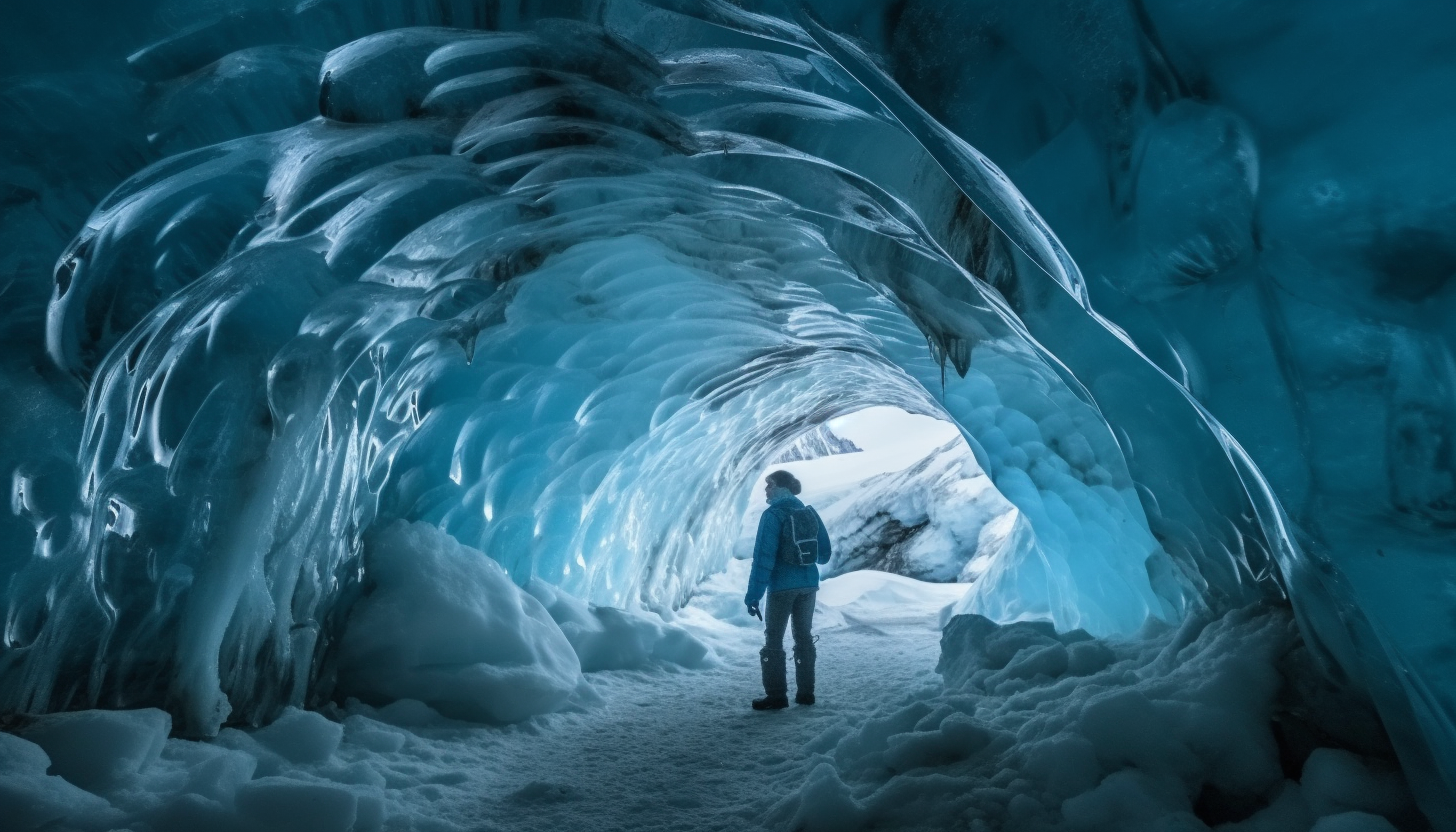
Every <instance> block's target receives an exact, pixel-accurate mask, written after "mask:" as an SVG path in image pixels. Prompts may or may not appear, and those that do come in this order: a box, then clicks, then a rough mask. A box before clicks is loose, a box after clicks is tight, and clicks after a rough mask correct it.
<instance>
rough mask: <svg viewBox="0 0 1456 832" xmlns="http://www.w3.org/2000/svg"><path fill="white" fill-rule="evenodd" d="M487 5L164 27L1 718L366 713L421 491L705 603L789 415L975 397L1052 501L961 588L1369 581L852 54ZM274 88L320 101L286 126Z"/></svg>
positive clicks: (1094, 615) (542, 550)
mask: <svg viewBox="0 0 1456 832" xmlns="http://www.w3.org/2000/svg"><path fill="white" fill-rule="evenodd" d="M490 9H491V10H492V11H490V12H489V13H487V12H486V11H483V10H482V7H477V6H475V5H473V4H466V3H460V4H454V3H449V2H442V3H438V4H436V3H421V4H410V3H402V4H400V5H399V6H397V7H396V6H394V5H390V4H380V5H379V6H375V5H367V6H357V5H354V4H349V3H338V4H329V3H305V4H302V5H300V6H299V7H297V8H296V9H289V10H284V11H280V12H276V13H275V12H270V13H266V14H265V13H261V12H260V13H256V14H252V15H245V16H242V17H235V18H230V19H227V20H225V21H223V22H221V23H218V24H214V25H212V26H204V27H201V28H198V29H194V30H189V31H187V32H184V33H183V34H180V35H178V36H176V37H173V38H171V39H169V40H166V41H163V42H161V43H158V44H156V45H154V46H152V47H149V48H148V49H146V50H143V51H142V52H139V53H137V54H136V55H135V56H133V59H132V64H133V66H134V68H135V69H136V71H137V72H139V73H141V74H142V75H143V76H144V77H147V78H149V79H151V80H152V81H153V82H154V83H157V84H159V85H165V86H166V89H167V91H168V97H167V98H166V99H165V100H166V102H167V106H166V107H161V108H159V109H158V110H157V112H155V113H153V116H154V117H155V118H157V119H160V120H162V121H163V122H164V123H163V124H161V125H160V126H159V129H158V130H157V132H156V134H155V135H157V136H160V137H165V139H166V141H167V142H168V143H169V144H168V145H167V146H168V149H169V150H172V151H175V152H173V153H172V155H170V156H168V157H167V158H166V159H164V160H162V161H160V162H158V163H156V164H154V165H152V166H150V167H148V168H146V169H145V170H143V171H141V172H140V173H138V174H136V175H135V176H133V177H132V178H131V179H130V180H128V181H127V182H126V183H125V184H123V185H122V186H121V187H120V188H118V189H117V190H116V191H114V192H113V193H112V194H111V195H110V196H109V197H107V198H106V199H105V200H104V201H103V202H102V204H101V205H100V206H99V207H98V208H97V209H96V212H95V213H94V214H93V215H92V217H91V219H90V220H89V221H88V222H87V225H86V228H85V229H84V230H83V232H82V233H81V234H80V235H79V237H78V238H77V239H76V241H75V242H74V243H73V244H72V246H71V248H70V249H69V250H68V251H67V253H66V254H65V256H63V258H62V259H61V262H60V263H59V264H58V266H57V270H56V275H55V289H54V295H53V297H52V300H51V302H50V306H49V314H48V321H47V330H46V331H47V347H48V351H49V354H50V356H51V358H52V360H53V361H54V362H55V364H56V365H57V366H59V367H60V368H62V369H63V370H65V371H67V372H69V373H70V374H72V375H73V376H75V377H76V378H78V379H80V380H81V381H82V383H83V384H84V385H85V386H86V388H87V403H86V421H85V427H84V431H83V435H82V436H81V438H80V442H79V446H80V454H79V459H78V464H77V465H76V466H74V467H71V466H68V465H61V464H59V463H55V462H51V463H47V464H46V465H39V464H37V465H35V466H31V467H26V468H23V469H22V472H21V474H20V475H19V476H18V478H17V480H16V483H17V486H16V493H15V502H16V505H17V506H18V507H19V509H20V510H21V512H22V513H23V514H24V515H25V516H26V517H27V518H28V519H30V520H31V521H32V522H33V523H34V525H35V528H36V530H37V531H36V535H37V543H36V553H37V556H36V558H34V559H32V561H30V562H29V563H27V564H25V565H24V566H23V567H22V568H21V569H20V570H19V571H18V573H17V574H16V575H15V576H14V579H13V581H12V584H11V591H10V595H9V599H8V601H9V607H8V612H7V618H6V630H7V632H6V643H7V649H6V653H5V655H4V659H3V661H4V668H3V669H4V674H3V678H4V682H3V686H4V687H3V690H0V701H3V702H4V704H5V706H6V707H7V708H10V709H22V710H43V709H56V708H66V707H80V706H85V705H88V704H95V703H101V704H107V705H133V704H142V703H147V704H164V705H167V706H168V707H170V708H171V709H172V710H173V711H174V712H175V713H176V714H177V715H178V716H179V717H180V718H181V723H180V724H181V725H182V726H183V727H184V729H185V730H188V731H193V732H199V733H205V732H209V731H212V730H215V729H216V727H217V726H218V725H219V724H220V723H221V722H222V721H224V720H226V719H232V720H239V721H258V720H262V719H266V718H268V716H269V715H271V714H272V713H275V712H276V711H277V709H278V708H280V707H281V706H283V705H285V704H288V703H300V702H307V701H316V700H317V699H318V698H319V697H327V696H328V695H329V693H330V685H331V684H332V669H331V665H330V662H331V652H330V651H331V647H332V645H333V644H334V643H335V642H336V640H337V637H338V634H339V632H340V630H341V628H342V627H343V626H344V625H345V622H346V620H347V613H348V609H349V605H350V601H351V599H352V598H353V597H355V595H356V594H357V593H358V592H359V591H360V589H361V581H362V582H367V577H368V576H367V575H362V574H361V572H360V567H359V560H358V545H359V539H360V536H361V535H362V533H363V532H364V531H365V530H366V529H367V528H369V527H371V526H372V525H373V524H376V523H379V522H381V521H384V520H388V519H392V518H398V517H404V518H408V519H424V520H428V521H430V522H434V523H437V524H439V525H440V526H442V527H443V528H445V529H446V530H447V531H449V532H450V533H451V534H452V535H454V536H456V537H457V538H459V539H461V540H462V541H463V542H466V543H468V544H470V545H472V546H477V547H479V548H480V549H481V550H482V551H485V552H486V553H488V554H489V555H490V556H492V557H494V558H496V559H498V560H500V561H501V562H502V563H503V564H505V565H506V566H507V567H508V568H509V569H510V570H511V571H512V573H513V574H515V575H516V576H518V577H522V578H523V577H525V576H527V575H537V576H540V577H542V578H545V579H547V580H550V581H552V582H554V583H558V584H560V585H562V586H563V587H566V588H568V589H570V590H571V591H573V592H576V593H579V594H581V595H583V596H586V597H589V598H592V599H594V600H597V601H602V602H607V603H618V604H635V603H643V604H647V605H663V606H666V605H671V604H673V603H674V602H675V601H677V600H679V599H680V598H681V597H682V596H683V594H684V593H685V592H686V591H687V590H688V589H690V588H691V586H692V585H693V583H694V581H695V580H697V579H698V578H699V577H701V576H702V575H704V574H707V573H708V572H710V571H712V570H713V569H714V568H716V567H717V566H718V565H719V564H721V562H722V561H723V559H724V558H726V557H727V555H728V546H727V543H728V541H730V540H731V538H732V533H731V532H732V526H733V525H734V523H735V522H736V520H737V517H738V516H739V514H740V513H741V510H742V508H743V506H742V505H741V503H738V502H736V501H737V500H739V499H741V497H740V496H739V495H741V494H742V493H743V488H742V485H744V483H745V479H746V478H747V477H749V476H751V475H752V474H753V473H754V472H753V471H752V470H750V467H749V466H752V465H756V463H757V461H758V460H760V459H762V458H764V456H766V455H767V454H770V453H772V452H773V451H774V450H776V449H777V448H778V447H781V446H783V445H784V444H786V443H787V442H789V441H790V440H791V439H792V438H793V437H792V435H791V433H790V432H789V429H788V428H787V427H786V426H789V425H796V424H802V423H805V422H811V423H812V422H814V421H820V420H824V419H827V418H831V417H833V416H835V415H837V414H841V413H846V412H849V411H851V410H854V409H858V408H860V407H863V406H866V405H869V404H894V405H897V406H900V407H903V408H905V409H907V410H910V411H912V412H920V413H927V414H933V415H937V416H939V417H942V418H947V419H950V420H953V421H954V422H955V423H956V424H957V425H959V426H960V428H961V429H962V430H963V431H964V433H965V436H966V438H967V440H968V442H970V443H971V445H972V447H973V449H974V450H975V452H976V454H977V457H978V460H979V461H980V462H981V463H982V466H983V467H984V468H985V469H986V470H987V471H988V472H990V474H991V476H992V478H993V479H994V481H995V482H996V485H997V487H998V488H999V489H1000V490H1001V491H1002V493H1003V494H1005V495H1006V496H1007V498H1008V499H1010V500H1011V501H1012V502H1013V503H1014V504H1015V505H1016V506H1017V508H1018V509H1019V510H1020V511H1021V512H1022V514H1023V515H1024V516H1025V517H1026V518H1027V520H1028V522H1029V525H1030V527H1031V531H1032V532H1033V533H1034V535H1035V541H1036V542H1035V545H1034V546H1030V547H1027V548H1026V549H1025V550H1024V556H1021V557H1017V558H1012V559H1007V560H1006V561H1005V562H1000V563H997V564H995V565H994V566H993V568H991V569H990V570H989V571H988V572H987V573H986V574H985V575H984V576H983V577H982V578H981V580H980V581H978V583H977V584H976V587H975V589H974V591H973V592H972V593H971V594H970V595H969V596H968V598H967V601H966V602H965V607H964V609H966V610H971V611H978V612H983V613H985V614H987V615H990V616H992V617H994V618H1000V619H1014V618H1020V617H1039V618H1049V619H1052V620H1054V621H1055V622H1057V624H1058V625H1059V626H1063V627H1079V626H1080V627H1085V628H1087V629H1090V630H1093V631H1095V632H1113V631H1125V630H1129V629H1132V628H1134V627H1136V626H1137V625H1138V624H1140V623H1141V622H1142V621H1143V620H1144V619H1145V618H1146V617H1147V616H1149V615H1152V616H1157V617H1162V618H1167V619H1173V618H1176V617H1178V616H1179V615H1181V614H1182V612H1183V610H1184V609H1185V608H1186V607H1187V606H1188V605H1190V604H1215V605H1218V604H1223V603H1227V602H1230V601H1238V600H1246V599H1248V598H1251V597H1254V596H1256V595H1258V594H1260V593H1276V594H1277V593H1279V592H1282V591H1283V585H1281V584H1280V583H1279V582H1278V578H1277V576H1276V573H1275V570H1274V569H1273V561H1275V560H1277V561H1278V562H1279V564H1280V566H1282V567H1283V570H1284V572H1283V578H1284V581H1285V582H1286V583H1285V585H1291V584H1292V585H1293V586H1294V588H1295V590H1296V597H1300V598H1301V599H1302V603H1303V604H1304V605H1305V608H1306V609H1319V608H1320V606H1321V605H1322V604H1326V603H1328V602H1329V599H1330V598H1331V597H1334V596H1332V595H1331V590H1329V588H1328V587H1326V586H1323V585H1321V584H1319V583H1317V581H1318V580H1319V579H1318V577H1317V575H1316V574H1315V573H1314V572H1312V571H1311V570H1310V569H1309V566H1308V565H1307V564H1305V563H1304V562H1302V561H1300V560H1298V558H1297V553H1296V552H1295V550H1294V548H1293V547H1292V545H1291V543H1290V542H1289V540H1288V539H1287V537H1286V535H1285V533H1284V531H1283V529H1282V526H1281V518H1280V514H1279V510H1278V508H1277V506H1276V505H1275V504H1274V503H1273V501H1272V499H1271V498H1270V497H1269V496H1268V495H1267V493H1266V491H1265V489H1264V488H1263V484H1262V479H1261V478H1260V477H1259V475H1258V473H1257V472H1256V471H1255V470H1254V469H1253V467H1252V466H1251V465H1249V464H1248V462H1247V460H1246V459H1245V458H1244V456H1243V454H1242V452H1241V451H1240V450H1239V449H1238V447H1237V445H1236V444H1235V443H1234V442H1233V441H1232V439H1231V438H1230V437H1229V436H1228V435H1227V434H1226V433H1225V432H1224V431H1223V430H1222V429H1221V428H1219V426H1218V425H1217V424H1216V423H1215V422H1213V420H1212V419H1211V418H1209V417H1208V416H1207V415H1206V414H1205V413H1203V412H1202V411H1201V410H1200V409H1199V408H1198V407H1197V405H1195V404H1194V403H1192V401H1191V400H1190V399H1189V398H1188V397H1187V395H1186V393H1185V392H1184V391H1183V390H1182V389H1181V388H1179V387H1178V386H1177V385H1175V384H1174V383H1173V382H1172V381H1171V380H1170V379H1169V378H1168V377H1167V376H1165V375H1164V374H1162V373H1161V372H1160V371H1159V370H1158V369H1157V368H1156V367H1154V366H1153V365H1152V364H1151V363H1149V362H1148V361H1146V360H1145V359H1144V358H1143V357H1142V356H1141V355H1140V354H1139V353H1138V352H1137V351H1136V350H1135V349H1134V348H1133V347H1132V346H1131V344H1130V343H1129V342H1128V341H1127V339H1126V338H1124V337H1122V336H1121V333H1120V332H1119V331H1118V330H1116V329H1115V328H1114V327H1112V326H1110V325H1108V324H1107V323H1106V322H1104V321H1103V320H1101V319H1100V318H1099V317H1098V316H1097V315H1096V314H1095V313H1094V312H1093V311H1092V310H1091V309H1090V308H1089V307H1088V305H1087V303H1086V298H1085V291H1084V289H1083V286H1082V282H1081V277H1080V275H1079V274H1078V273H1077V272H1076V269H1075V266H1074V265H1073V264H1072V263H1071V261H1070V259H1069V258H1068V257H1067V256H1066V255H1065V253H1064V252H1063V251H1062V249H1061V247H1060V246H1059V244H1058V243H1057V242H1056V239H1055V238H1054V237H1053V236H1052V235H1051V233H1050V232H1049V231H1048V230H1047V229H1046V228H1045V227H1044V225H1043V224H1042V223H1041V222H1040V220H1039V219H1038V218H1037V216H1036V214H1035V212H1034V211H1033V210H1032V209H1031V208H1030V206H1029V205H1028V204H1027V203H1026V202H1025V200H1024V199H1022V198H1021V197H1020V195H1019V194H1017V192H1016V191H1015V190H1014V189H1013V188H1011V186H1010V185H1009V183H1008V182H1006V180H1005V179H1004V177H1002V176H1001V175H1000V174H999V172H998V171H997V170H996V169H995V168H994V167H992V166H991V165H990V164H989V163H987V162H986V161H985V160H984V159H983V158H982V157H981V156H980V155H979V154H978V153H976V151H975V150H973V149H972V148H970V147H968V146H966V145H965V144H964V143H962V142H959V141H958V140H956V139H955V138H954V137H952V136H951V135H950V134H948V133H946V132H945V131H944V130H943V129H941V128H940V127H939V126H938V125H936V124H935V123H934V122H933V121H931V120H930V119H928V118H927V117H925V116H924V114H923V113H922V112H920V111H919V110H918V108H916V107H915V105H914V104H913V102H910V101H909V99H908V98H906V97H905V96H904V95H903V94H902V93H900V92H899V90H898V88H896V87H895V86H894V85H893V84H892V83H891V82H890V81H889V80H888V79H887V78H886V77H885V76H883V75H882V74H881V73H879V72H878V70H876V69H875V67H874V65H873V64H872V63H871V62H870V61H869V60H868V59H867V58H866V57H865V56H864V55H863V54H862V53H859V52H858V50H857V49H855V47H853V46H852V45H851V44H849V43H848V42H846V41H842V40H840V39H838V38H836V37H835V36H833V35H831V34H829V33H828V32H826V31H824V30H823V29H821V28H819V27H818V26H817V25H816V24H815V23H814V21H813V20H812V19H811V18H809V17H807V16H801V17H800V18H799V24H797V25H796V24H792V23H788V22H785V21H784V20H780V19H773V18H765V17H759V16H756V15H750V14H746V13H743V12H741V11H739V10H737V9H735V8H733V7H729V6H723V5H718V4H715V3H711V2H709V3H702V4H693V5H689V6H685V7H683V8H678V7H677V6H676V5H673V6H672V8H666V7H663V8H659V7H655V6H649V5H645V4H638V3H634V2H620V3H619V2H609V3H603V4H601V5H591V6H590V7H589V8H577V7H576V6H574V5H572V4H566V3H562V4H542V5H541V6H540V7H538V6H537V5H535V4H529V3H527V4H522V6H521V7H520V9H519V10H510V11H506V10H502V9H500V8H498V7H495V6H491V7H490ZM562 16H564V17H568V18H575V19H576V21H577V22H573V21H567V20H561V19H555V18H558V17H562ZM547 18H550V19H547ZM580 21H585V22H580ZM485 30H489V31H485ZM280 42H281V43H280ZM285 46H286V47H287V48H283V47H285ZM324 50H328V51H327V52H325V51H324ZM258 67H262V69H258ZM259 73H262V75H263V77H266V78H278V77H289V78H294V79H303V80H307V79H317V87H316V89H317V92H318V96H317V100H318V104H319V107H320V108H321V112H322V115H321V116H319V117H311V118H308V119H307V120H302V121H301V123H298V124H296V125H293V126H285V127H281V128H280V127H279V125H278V123H277V122H278V120H279V119H280V118H282V117H284V116H286V115H287V112H286V111H280V110H279V108H277V107H272V106H265V105H264V104H263V103H260V102H267V101H271V100H272V98H271V95H272V93H271V91H272V89H274V87H272V86H269V85H266V84H263V85H260V84H259V83H258V77H259ZM286 88H287V89H292V87H286ZM216 95H222V96H224V97H225V98H226V97H228V96H232V97H231V98H229V99H228V100H230V101H232V102H233V106H232V107H230V108H229V109H228V111H227V118H225V119H223V118H218V119H216V120H213V121H212V122H210V129H209V130H201V129H200V128H195V126H194V125H189V124H188V123H187V118H188V116H189V115H190V114H191V112H192V110H191V109H190V108H188V107H186V106H182V105H181V104H179V102H186V101H188V100H190V97H195V98H196V99H201V98H204V97H205V96H216ZM300 118H301V117H300ZM167 119H171V120H172V121H170V122H167V121H166V120H167ZM189 145H201V146H197V147H195V148H194V149H186V148H187V147H188V146H189ZM715 540H721V541H722V542H723V545H721V546H719V547H717V548H715V545H714V541H715ZM1327 620H1332V619H1327ZM1310 633H1311V638H1312V640H1314V641H1315V642H1316V644H1318V645H1323V646H1325V647H1327V648H1333V649H1342V647H1341V645H1343V644H1344V638H1345V634H1344V632H1343V631H1342V630H1341V629H1340V627H1339V626H1333V627H1332V626H1329V625H1328V624H1322V625H1321V626H1320V627H1319V628H1318V629H1315V630H1311V631H1310Z"/></svg>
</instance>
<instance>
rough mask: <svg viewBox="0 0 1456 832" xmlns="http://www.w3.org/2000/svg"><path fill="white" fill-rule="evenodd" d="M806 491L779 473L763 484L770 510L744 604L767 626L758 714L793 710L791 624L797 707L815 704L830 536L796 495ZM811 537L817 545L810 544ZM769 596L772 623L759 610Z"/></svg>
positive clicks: (761, 656) (761, 529)
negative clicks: (787, 641) (817, 603)
mask: <svg viewBox="0 0 1456 832" xmlns="http://www.w3.org/2000/svg"><path fill="white" fill-rule="evenodd" d="M802 490H803V487H802V486H801V485H800V484H799V480H798V478H796V477H795V476H794V475H793V474H791V473H789V472H788V471H774V472H773V473H772V474H769V475H768V477H766V478H765V479H764V497H765V498H766V499H767V500H768V508H766V509H764V512H763V516H761V517H760V518H759V520H758V536H757V538H755V541H754V545H753V571H752V573H751V574H750V575H749V578H748V594H747V595H746V596H744V599H743V602H744V603H745V604H747V605H748V614H749V615H752V616H754V617H756V618H759V619H761V620H762V621H763V622H764V636H765V638H764V646H763V649H762V650H760V651H759V654H758V656H759V663H760V664H761V665H762V667H763V692H764V696H763V698H762V699H755V700H753V709H754V710H756V711H769V710H777V709H779V708H787V707H788V706H789V699H788V679H787V671H786V669H785V666H784V662H785V658H786V657H785V655H784V628H785V627H786V626H787V625H788V623H789V620H790V619H792V620H793V625H794V627H793V633H794V684H795V688H796V691H795V695H794V701H795V702H797V703H799V704H800V705H812V704H814V660H815V649H814V636H813V633H812V632H810V629H811V627H812V626H813V623H814V599H815V596H816V595H818V592H819V566H818V564H821V563H828V562H829V554H830V552H829V532H828V531H827V530H826V529H825V528H824V521H822V520H820V519H819V515H818V513H816V512H815V511H814V510H813V509H812V508H810V507H808V506H805V505H804V504H803V503H802V502H800V501H799V498H798V497H797V496H796V495H797V494H798V493H799V492H800V491H802ZM814 527H817V528H814ZM796 537H797V538H801V539H802V540H797V539H796ZM811 537H812V541H813V542H812V543H810V542H809V540H808V539H807V538H811ZM815 548H817V552H815V551H814V549H815ZM804 561H808V562H807V563H805V562H804ZM765 590H767V591H768V608H767V613H768V615H767V617H764V616H763V615H761V614H760V612H759V608H758V604H759V601H760V599H762V598H763V594H764V591H765Z"/></svg>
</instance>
